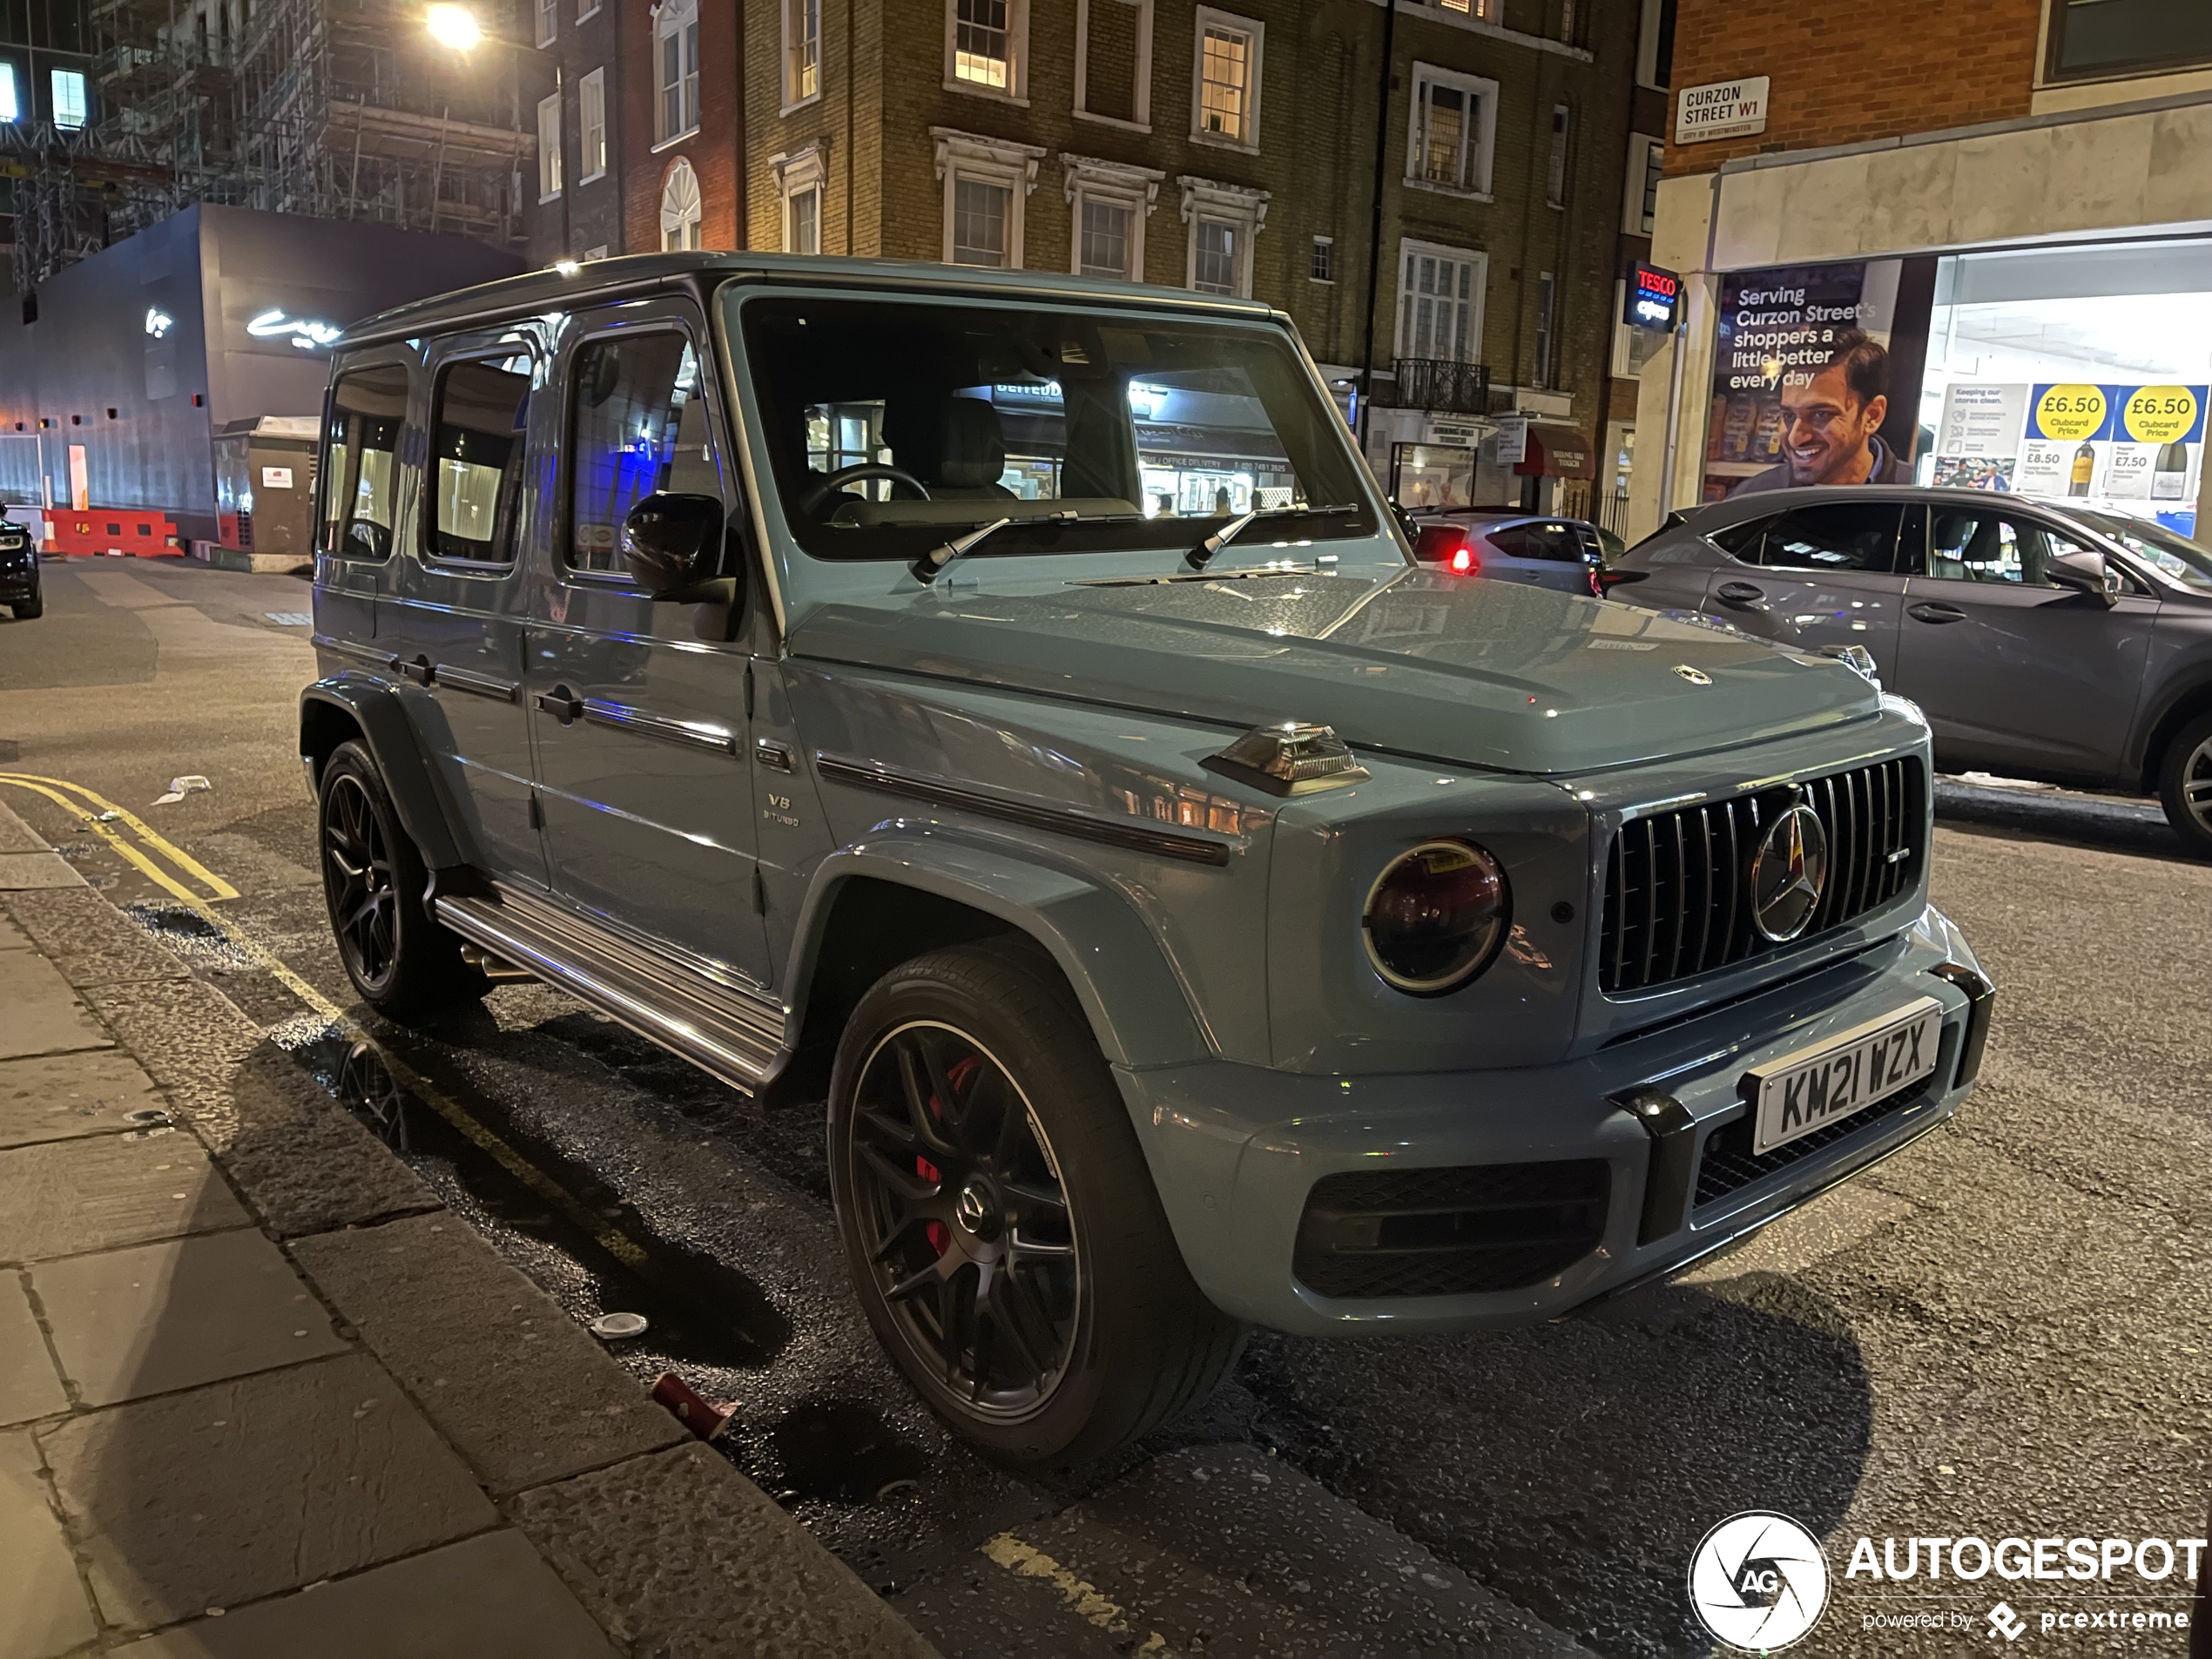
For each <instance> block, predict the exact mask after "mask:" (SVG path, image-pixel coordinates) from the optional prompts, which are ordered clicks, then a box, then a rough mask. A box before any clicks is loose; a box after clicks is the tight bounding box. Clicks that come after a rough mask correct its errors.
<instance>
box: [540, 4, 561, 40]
mask: <svg viewBox="0 0 2212 1659" xmlns="http://www.w3.org/2000/svg"><path fill="white" fill-rule="evenodd" d="M560 35H561V0H537V44H539V45H541V46H550V45H551V44H553V43H554V42H555V41H556V40H557V39H559V38H560Z"/></svg>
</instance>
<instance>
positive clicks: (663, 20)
mask: <svg viewBox="0 0 2212 1659" xmlns="http://www.w3.org/2000/svg"><path fill="white" fill-rule="evenodd" d="M655 26H656V28H657V29H658V38H659V62H658V71H659V91H660V96H659V98H658V99H657V100H655V104H654V109H653V138H654V142H655V143H657V144H666V143H668V142H669V141H670V140H671V139H673V138H682V137H683V136H684V135H685V133H687V132H695V131H697V130H698V125H699V8H698V0H668V3H667V4H665V5H664V6H662V7H661V9H660V19H659V22H658V24H656V25H655Z"/></svg>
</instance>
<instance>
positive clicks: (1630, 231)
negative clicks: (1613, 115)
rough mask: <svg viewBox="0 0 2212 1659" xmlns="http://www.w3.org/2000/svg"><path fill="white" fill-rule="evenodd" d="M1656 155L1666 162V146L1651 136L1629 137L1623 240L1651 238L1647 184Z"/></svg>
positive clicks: (1622, 210) (1623, 190)
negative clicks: (1645, 202) (1645, 195)
mask: <svg viewBox="0 0 2212 1659" xmlns="http://www.w3.org/2000/svg"><path fill="white" fill-rule="evenodd" d="M1655 150H1656V151H1657V152H1659V154H1660V156H1661V157H1662V158H1664V157H1665V155H1666V153H1667V146H1666V145H1664V144H1663V143H1662V142H1661V141H1660V140H1659V139H1657V138H1653V137H1652V136H1651V135H1650V134H1649V132H1631V133H1630V134H1629V177H1628V181H1627V184H1626V185H1624V187H1623V188H1622V195H1621V233H1622V235H1623V236H1649V235H1650V234H1651V226H1652V221H1651V219H1648V218H1646V217H1645V216H1644V211H1643V192H1644V181H1645V179H1646V178H1647V177H1648V176H1649V167H1650V165H1651V164H1650V156H1651V152H1653V151H1655Z"/></svg>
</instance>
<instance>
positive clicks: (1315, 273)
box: [1305, 236, 1337, 282]
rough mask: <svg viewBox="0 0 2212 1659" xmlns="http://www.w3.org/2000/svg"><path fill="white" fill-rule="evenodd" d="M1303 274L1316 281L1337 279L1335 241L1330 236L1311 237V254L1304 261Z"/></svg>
mask: <svg viewBox="0 0 2212 1659" xmlns="http://www.w3.org/2000/svg"><path fill="white" fill-rule="evenodd" d="M1305 274H1306V275H1307V276H1309V277H1311V278H1312V280H1314V281H1316V282H1334V281H1335V280H1337V243H1336V239H1335V238H1334V237H1332V236H1317V237H1315V238H1314V239H1313V256H1312V259H1311V260H1308V261H1307V263H1306V267H1305Z"/></svg>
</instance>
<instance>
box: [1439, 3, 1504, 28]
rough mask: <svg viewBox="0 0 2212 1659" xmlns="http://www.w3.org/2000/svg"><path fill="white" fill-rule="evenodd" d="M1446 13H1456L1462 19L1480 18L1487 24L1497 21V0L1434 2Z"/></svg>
mask: <svg viewBox="0 0 2212 1659" xmlns="http://www.w3.org/2000/svg"><path fill="white" fill-rule="evenodd" d="M1434 3H1435V4H1437V5H1438V6H1439V7H1440V8H1442V9H1443V10H1446V11H1456V12H1458V13H1459V14H1460V16H1461V17H1480V18H1481V19H1483V20H1484V21H1485V22H1487V23H1495V22H1496V21H1497V20H1498V9H1499V0H1434Z"/></svg>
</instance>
